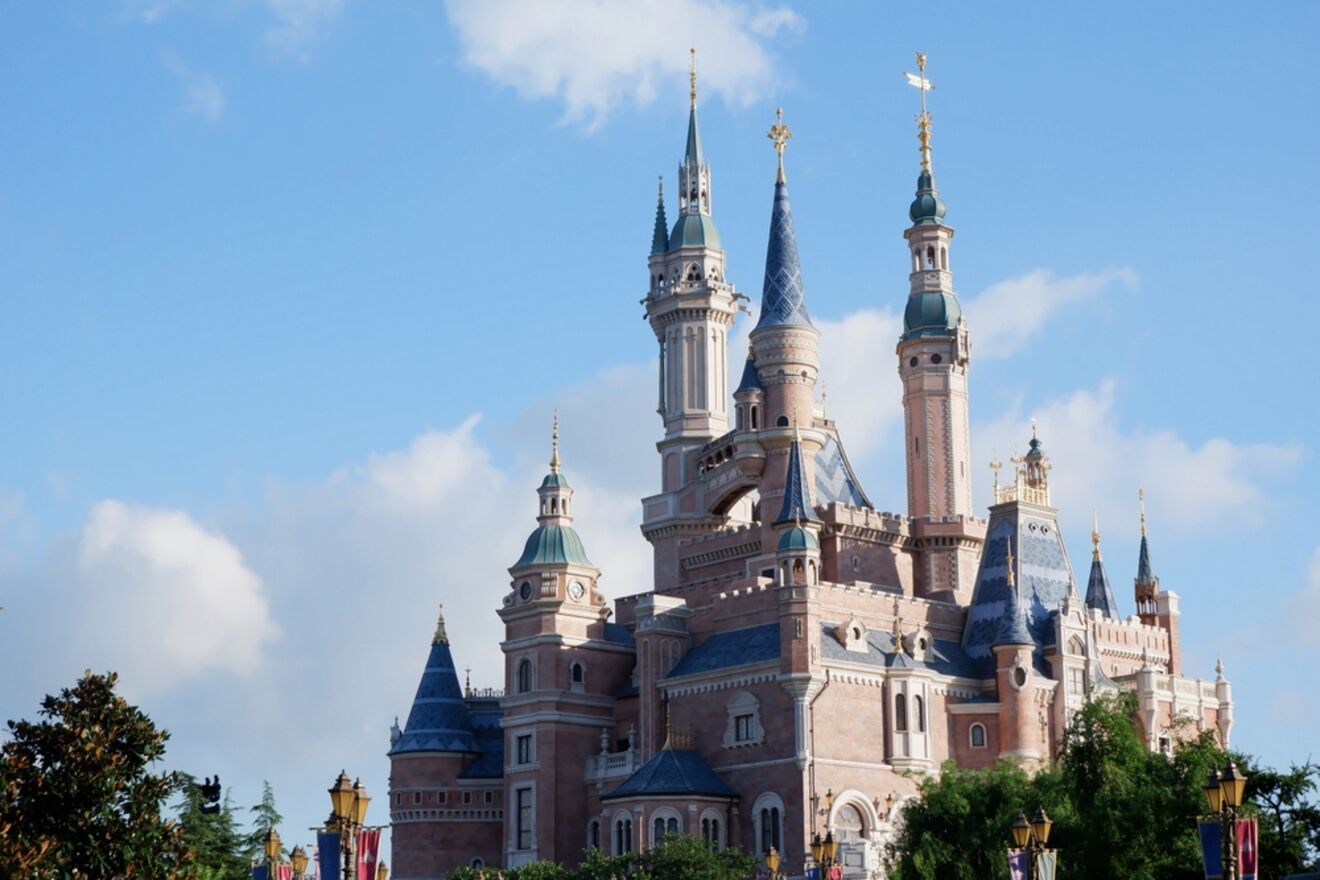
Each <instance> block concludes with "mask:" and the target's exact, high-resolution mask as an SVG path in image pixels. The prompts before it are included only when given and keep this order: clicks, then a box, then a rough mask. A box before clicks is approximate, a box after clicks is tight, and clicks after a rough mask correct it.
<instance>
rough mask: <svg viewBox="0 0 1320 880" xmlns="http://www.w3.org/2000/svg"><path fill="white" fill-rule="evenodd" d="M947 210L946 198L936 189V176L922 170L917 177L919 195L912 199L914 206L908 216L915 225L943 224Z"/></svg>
mask: <svg viewBox="0 0 1320 880" xmlns="http://www.w3.org/2000/svg"><path fill="white" fill-rule="evenodd" d="M947 210H948V208H947V207H945V204H944V199H942V198H940V194H939V191H938V190H936V189H935V178H934V177H932V176H931V173H930V172H929V171H923V172H921V176H920V177H918V178H917V197H916V198H915V199H913V200H912V207H910V208H908V217H910V218H912V223H913V225H915V226H942V225H943V224H944V213H945V211H947Z"/></svg>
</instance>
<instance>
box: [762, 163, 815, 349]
mask: <svg viewBox="0 0 1320 880" xmlns="http://www.w3.org/2000/svg"><path fill="white" fill-rule="evenodd" d="M793 325H801V326H807V327H810V326H812V324H811V318H809V317H808V316H807V293H806V289H805V288H804V287H803V285H802V267H801V265H800V264H799V263H798V250H797V235H796V234H795V233H794V232H793V211H792V208H791V207H790V206H789V204H788V184H786V183H785V182H784V181H782V180H780V181H778V182H776V183H775V201H774V207H773V208H772V209H771V211H770V240H769V243H768V244H767V245H766V251H765V281H764V282H763V283H762V285H761V317H760V318H759V319H758V320H757V322H756V326H757V328H761V327H775V326H793Z"/></svg>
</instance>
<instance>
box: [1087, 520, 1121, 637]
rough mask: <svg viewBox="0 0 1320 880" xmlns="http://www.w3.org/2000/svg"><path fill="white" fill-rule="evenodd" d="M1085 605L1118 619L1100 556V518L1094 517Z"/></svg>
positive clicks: (1112, 592) (1107, 577)
mask: <svg viewBox="0 0 1320 880" xmlns="http://www.w3.org/2000/svg"><path fill="white" fill-rule="evenodd" d="M1086 607H1087V608H1088V609H1091V610H1092V611H1099V612H1100V614H1101V616H1102V617H1105V618H1108V619H1109V620H1118V619H1119V614H1118V603H1117V602H1116V601H1114V591H1113V590H1112V589H1110V587H1109V575H1107V574H1106V573H1105V563H1104V561H1103V560H1102V559H1101V558H1100V520H1099V519H1096V520H1095V522H1094V524H1093V526H1092V528H1091V576H1090V577H1089V578H1088V579H1087V581H1086Z"/></svg>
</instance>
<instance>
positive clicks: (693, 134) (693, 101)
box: [679, 49, 710, 214]
mask: <svg viewBox="0 0 1320 880" xmlns="http://www.w3.org/2000/svg"><path fill="white" fill-rule="evenodd" d="M689 51H691V53H692V62H691V67H690V68H689V70H688V81H689V84H690V85H689V88H688V130H687V149H686V150H685V151H684V152H683V165H682V166H681V168H680V169H679V178H680V180H679V185H680V187H682V188H683V189H682V194H683V196H684V198H682V199H680V200H679V206H680V210H681V211H682V213H684V214H709V213H710V193H709V190H708V184H709V174H708V173H704V172H707V169H706V160H705V157H704V156H703V155H702V152H701V130H700V129H699V128H698V127H697V50H696V49H691V50H689Z"/></svg>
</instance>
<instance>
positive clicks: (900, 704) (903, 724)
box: [894, 694, 907, 733]
mask: <svg viewBox="0 0 1320 880" xmlns="http://www.w3.org/2000/svg"><path fill="white" fill-rule="evenodd" d="M894 730H897V731H898V732H900V733H902V732H904V731H906V730H907V697H905V696H903V695H902V694H897V695H896V696H895V697H894Z"/></svg>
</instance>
